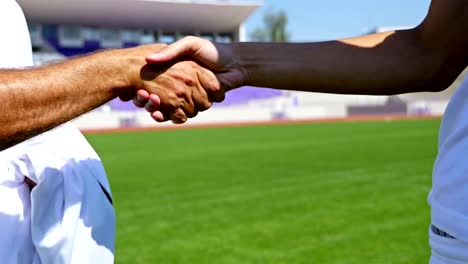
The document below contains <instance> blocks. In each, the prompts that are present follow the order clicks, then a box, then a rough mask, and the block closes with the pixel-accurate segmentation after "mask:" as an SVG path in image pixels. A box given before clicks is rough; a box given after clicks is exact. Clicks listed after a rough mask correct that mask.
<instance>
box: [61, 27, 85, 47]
mask: <svg viewBox="0 0 468 264" xmlns="http://www.w3.org/2000/svg"><path fill="white" fill-rule="evenodd" d="M59 42H60V45H61V46H64V47H83V45H84V39H83V35H82V28H81V27H79V26H61V27H59Z"/></svg>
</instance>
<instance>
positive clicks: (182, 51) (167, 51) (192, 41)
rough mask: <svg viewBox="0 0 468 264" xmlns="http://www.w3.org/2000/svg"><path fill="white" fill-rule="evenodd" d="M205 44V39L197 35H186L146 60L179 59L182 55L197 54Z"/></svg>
mask: <svg viewBox="0 0 468 264" xmlns="http://www.w3.org/2000/svg"><path fill="white" fill-rule="evenodd" d="M202 45H203V40H202V39H200V38H196V37H185V38H183V39H181V40H179V41H176V42H174V43H172V44H170V45H168V46H166V47H164V48H162V49H161V50H160V51H159V52H158V53H155V54H151V55H149V56H147V57H146V62H147V63H149V64H151V63H164V62H169V61H172V60H174V59H177V58H179V57H181V56H190V55H193V54H195V53H196V52H197V51H198V50H199V49H200V48H201V47H202Z"/></svg>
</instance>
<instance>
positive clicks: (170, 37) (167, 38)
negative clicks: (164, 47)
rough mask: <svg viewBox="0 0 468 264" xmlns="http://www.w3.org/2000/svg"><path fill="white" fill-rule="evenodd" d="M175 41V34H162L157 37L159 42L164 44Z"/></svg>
mask: <svg viewBox="0 0 468 264" xmlns="http://www.w3.org/2000/svg"><path fill="white" fill-rule="evenodd" d="M175 41H176V37H175V34H169V33H163V34H161V35H160V36H159V42H161V43H165V44H171V43H174V42H175Z"/></svg>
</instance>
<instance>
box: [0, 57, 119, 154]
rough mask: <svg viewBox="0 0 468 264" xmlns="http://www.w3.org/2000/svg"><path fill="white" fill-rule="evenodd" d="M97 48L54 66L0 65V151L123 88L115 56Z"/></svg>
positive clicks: (59, 122) (107, 97)
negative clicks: (13, 67) (1, 67)
mask: <svg viewBox="0 0 468 264" xmlns="http://www.w3.org/2000/svg"><path fill="white" fill-rule="evenodd" d="M113 52H119V51H109V52H104V53H97V54H93V55H90V56H86V57H81V58H76V59H72V60H68V61H65V62H63V63H59V64H56V65H51V66H46V67H40V68H32V69H24V70H0V102H1V108H0V125H1V129H0V150H2V149H5V148H8V147H10V146H13V145H14V144H16V143H19V142H21V141H23V140H25V139H27V138H30V137H32V136H35V135H38V134H40V133H41V132H44V131H46V130H48V129H50V128H53V127H55V126H57V125H60V124H62V123H64V122H66V121H68V120H71V119H73V118H75V117H77V116H79V115H81V114H83V113H85V112H87V111H89V110H91V109H93V108H95V107H98V106H100V105H102V104H104V103H105V102H107V101H109V100H111V99H112V98H115V97H116V96H118V95H119V94H120V93H122V90H123V89H127V88H128V87H126V85H128V80H125V79H124V78H125V76H128V75H127V74H123V71H122V69H123V66H124V65H122V63H123V62H124V61H122V59H121V58H119V60H117V57H114V56H113V54H114V53H113Z"/></svg>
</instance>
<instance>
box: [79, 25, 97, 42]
mask: <svg viewBox="0 0 468 264" xmlns="http://www.w3.org/2000/svg"><path fill="white" fill-rule="evenodd" d="M82 34H83V38H84V39H85V40H88V41H99V29H97V28H94V27H84V28H82Z"/></svg>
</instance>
